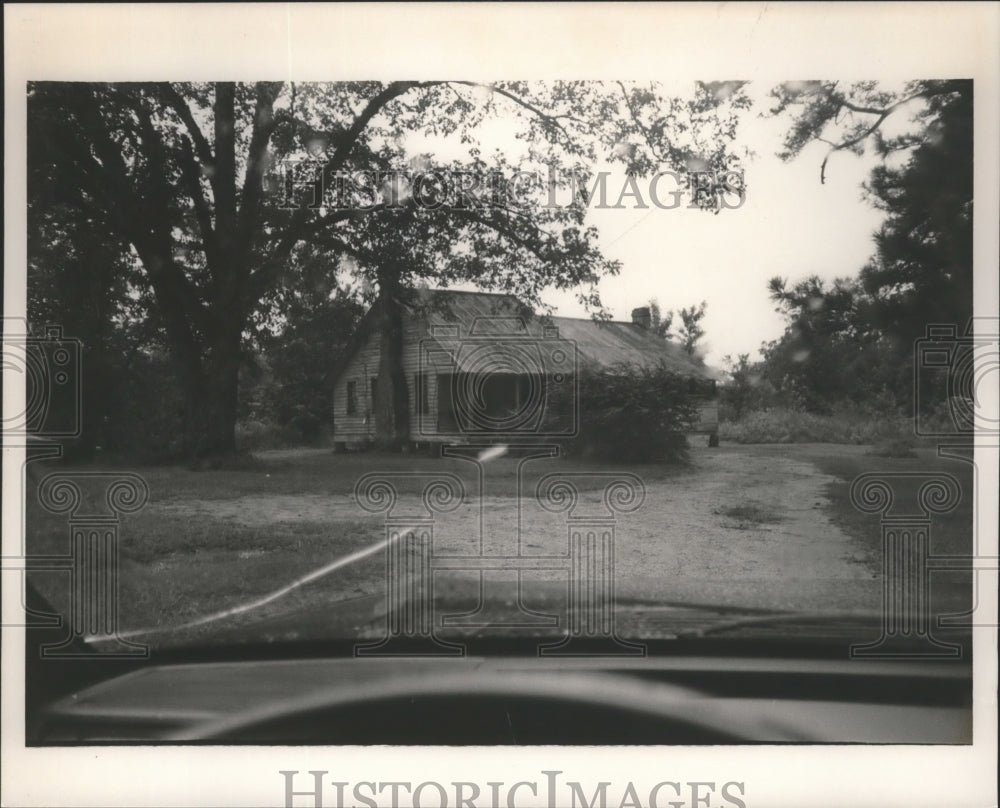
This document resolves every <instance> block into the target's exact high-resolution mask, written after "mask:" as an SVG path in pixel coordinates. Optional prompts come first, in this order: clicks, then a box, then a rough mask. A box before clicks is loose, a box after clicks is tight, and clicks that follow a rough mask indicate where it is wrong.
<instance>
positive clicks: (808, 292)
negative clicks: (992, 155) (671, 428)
mask: <svg viewBox="0 0 1000 808" xmlns="http://www.w3.org/2000/svg"><path fill="white" fill-rule="evenodd" d="M774 94H775V97H776V99H777V100H778V103H777V106H776V109H778V110H789V109H792V108H795V109H796V110H797V116H796V117H795V119H794V123H793V125H792V126H791V128H790V130H789V133H788V136H787V138H786V142H785V152H784V154H785V156H794V155H795V154H797V153H798V152H800V151H801V150H802V148H804V146H805V145H807V144H808V143H809V142H811V141H813V140H821V141H823V142H826V143H828V144H829V145H830V152H829V153H828V154H827V158H829V156H830V155H831V154H833V153H834V152H837V151H842V150H847V151H854V152H860V151H861V150H862V149H863V148H865V146H866V145H867V144H871V145H873V146H874V148H875V149H876V150H877V152H878V154H880V155H881V156H882V157H883V158H884V159H883V160H882V161H881V162H880V163H879V164H878V165H877V166H876V167H875V169H874V170H873V172H872V175H871V177H870V179H869V181H868V182H867V183H866V185H865V194H866V197H867V198H868V200H869V201H870V202H871V203H872V204H874V205H875V206H876V207H877V208H879V209H880V210H882V211H884V212H885V214H886V217H885V220H884V222H883V224H882V226H881V227H880V228H879V230H878V231H877V232H876V233H875V253H874V255H873V256H872V258H871V260H870V261H869V262H868V263H867V264H866V265H865V266H864V267H862V268H860V271H859V272H858V274H857V275H855V276H853V277H843V278H840V279H837V280H835V281H833V282H832V283H825V282H823V281H822V280H820V279H819V278H818V277H815V276H811V277H807V278H805V279H804V280H800V281H797V282H795V283H792V284H790V283H789V282H788V280H787V279H784V278H781V277H775V278H772V279H771V281H770V283H769V287H768V289H769V293H770V296H771V299H772V301H774V302H775V304H776V305H777V307H778V311H780V312H781V313H782V314H783V315H784V317H785V319H786V323H787V326H786V330H785V333H784V334H783V335H782V337H781V338H780V339H778V340H776V341H774V342H772V343H770V344H768V345H766V346H765V347H764V351H763V353H764V361H763V363H762V365H761V366H760V368H759V369H758V371H759V372H758V373H757V377H758V378H759V379H761V380H762V381H763V382H765V385H764V386H762V387H758V388H757V389H758V392H763V391H766V390H770V391H771V393H770V395H771V398H772V400H775V401H778V402H779V403H780V404H782V405H783V406H793V407H798V408H801V409H806V410H809V411H812V412H829V411H830V409H831V408H832V407H834V406H835V405H837V404H838V403H839V402H844V401H847V402H853V403H855V404H857V403H861V402H867V403H873V402H880V403H881V406H882V407H883V408H884V409H889V410H895V411H912V391H913V384H914V376H915V373H916V372H917V369H916V368H914V366H913V350H914V342H915V340H917V339H919V338H920V337H922V336H924V334H925V333H926V329H927V326H928V325H932V324H936V323H945V324H954V325H957V326H959V328H962V327H963V326H964V324H965V323H966V322H967V321H968V320H969V318H970V317H971V315H972V185H973V179H972V168H973V142H972V122H973V115H972V112H973V108H972V83H971V82H968V81H920V82H910V83H908V84H907V85H906V86H905V87H904V88H903V89H902V90H901V91H899V92H889V91H886V90H884V89H882V88H881V87H880V86H879V85H878V84H877V83H874V82H860V83H857V84H854V85H851V86H850V87H849V88H842V87H841V86H840V85H839V84H838V83H836V82H805V83H795V84H786V85H782V87H780V88H778V89H777V90H776V91H775V93H774ZM903 109H909V110H910V111H911V112H912V113H913V118H914V124H915V126H914V127H912V129H911V131H907V133H906V134H903V135H899V136H895V137H887V136H885V135H884V134H883V132H882V130H881V127H882V125H883V124H884V123H885V121H886V120H887V119H888V118H889V117H890V116H892V115H896V114H902V113H901V110H903ZM830 130H835V134H831V132H830ZM825 168H826V160H824V163H823V169H822V170H823V171H825ZM746 370H747V367H746V366H745V363H737V364H736V366H735V367H734V368H733V369H731V371H730V372H731V374H732V375H733V382H734V384H736V385H737V388H736V389H739V387H740V386H741V385H742V382H741V381H737V378H736V374H743V373H744V372H745V371H746Z"/></svg>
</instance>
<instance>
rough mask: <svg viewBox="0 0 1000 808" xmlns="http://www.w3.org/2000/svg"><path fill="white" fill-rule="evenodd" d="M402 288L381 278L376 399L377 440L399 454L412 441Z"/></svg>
mask: <svg viewBox="0 0 1000 808" xmlns="http://www.w3.org/2000/svg"><path fill="white" fill-rule="evenodd" d="M401 298H402V289H401V288H400V286H399V284H398V281H397V280H396V278H395V277H392V276H390V275H389V273H386V274H385V275H380V278H379V298H378V301H377V302H376V305H377V306H378V307H379V310H380V317H379V320H380V323H379V324H380V329H379V335H380V336H379V369H378V383H377V385H376V396H375V399H376V400H375V439H376V443H377V444H378V446H379V447H380V448H383V449H390V450H392V451H398V450H399V449H400V448H402V446H403V445H404V444H405V443H406V442H407V441H409V439H410V398H409V394H408V391H407V387H406V370H405V369H404V367H403V305H402V299H401Z"/></svg>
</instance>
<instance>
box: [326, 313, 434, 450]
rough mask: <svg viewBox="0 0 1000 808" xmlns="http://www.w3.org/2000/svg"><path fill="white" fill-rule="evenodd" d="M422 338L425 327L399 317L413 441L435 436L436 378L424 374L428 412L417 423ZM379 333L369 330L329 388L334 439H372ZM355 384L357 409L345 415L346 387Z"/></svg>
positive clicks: (349, 440) (424, 335) (410, 317)
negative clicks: (401, 321) (372, 391)
mask: <svg viewBox="0 0 1000 808" xmlns="http://www.w3.org/2000/svg"><path fill="white" fill-rule="evenodd" d="M425 337H426V328H425V327H423V325H422V323H420V322H419V321H418V320H417V319H416V318H414V317H413V316H411V315H409V314H406V315H405V316H404V318H403V370H404V372H405V374H406V392H407V401H408V402H409V410H410V434H411V436H412V438H413V440H420V439H421V438H433V437H434V436H436V434H437V378H436V376H435V375H434V374H433V373H428V375H427V380H428V390H427V403H428V410H427V412H426V413H424V415H423V416H422V417H421V418H420V419H419V420H418V416H417V389H416V375H417V374H418V373H420V372H421V370H424V368H422V366H421V360H420V350H421V340H422V339H424V338H425ZM380 339H381V333H380V331H379V329H378V328H377V327H376V328H373V329H372V330H371V332H370V334H369V336H368V338H367V339H366V340H365V343H364V345H363V346H362V347H361V348H359V349H358V351H357V352H356V353H355V354H354V356H353V357H352V358H351V360H350V361H349V362H348V364H347V365H346V367H345V368H344V370H343V372H342V373H341V375H340V377H339V378H338V379H337V383H336V384H335V386H334V389H333V430H334V439H335V440H338V441H345V442H349V443H354V442H364V441H370V440H373V439H374V438H375V417H374V414H373V412H372V407H371V380H372V379H373V378H376V377H377V376H378V367H379V359H380V354H381V351H380V349H379V342H380ZM352 381H353V382H356V383H357V389H358V409H357V412H356V413H355V414H354V415H348V414H347V385H348V382H352Z"/></svg>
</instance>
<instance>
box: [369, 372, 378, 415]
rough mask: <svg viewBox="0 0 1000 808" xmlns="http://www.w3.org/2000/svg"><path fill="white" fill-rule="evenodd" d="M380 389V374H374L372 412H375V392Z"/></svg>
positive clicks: (372, 381) (372, 380) (372, 379)
mask: <svg viewBox="0 0 1000 808" xmlns="http://www.w3.org/2000/svg"><path fill="white" fill-rule="evenodd" d="M377 390H378V376H372V378H371V402H372V412H375V393H376V391H377Z"/></svg>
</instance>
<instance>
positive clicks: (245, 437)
mask: <svg viewBox="0 0 1000 808" xmlns="http://www.w3.org/2000/svg"><path fill="white" fill-rule="evenodd" d="M301 444H302V440H301V437H300V435H299V432H298V430H297V429H295V427H293V426H289V425H284V426H283V425H281V424H276V423H274V422H273V421H265V420H257V419H248V420H245V421H240V422H239V423H238V424H237V425H236V446H237V448H238V449H239V450H240V451H247V452H259V451H261V450H263V449H286V448H288V447H291V446H300V445H301Z"/></svg>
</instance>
